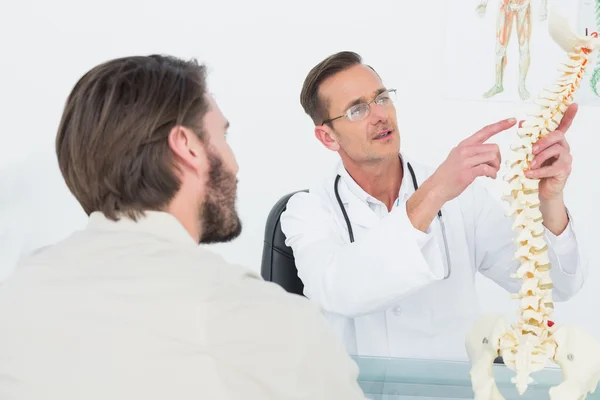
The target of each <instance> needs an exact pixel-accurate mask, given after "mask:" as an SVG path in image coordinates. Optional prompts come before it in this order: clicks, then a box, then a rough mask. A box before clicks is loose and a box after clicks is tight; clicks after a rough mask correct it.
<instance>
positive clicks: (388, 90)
mask: <svg viewBox="0 0 600 400" xmlns="http://www.w3.org/2000/svg"><path fill="white" fill-rule="evenodd" d="M397 91H398V90H397V89H395V88H392V89H385V90H384V91H383V92H381V93H379V94H378V95H377V96H376V97H375V98H374V99H373V100H371V101H369V102H367V103H358V104H355V105H353V106H351V107H349V108H348V109H347V110H346V112H345V113H344V114H342V115H340V116H337V117H334V118H329V119H326V120H325V121H323V123H322V124H321V125H325V124H328V123H330V122H333V121H335V120H337V119H340V118H344V117H346V118H348V120H350V121H360V120H362V119H364V118H365V117H367V116H368V115H369V113H370V112H371V103H373V102H376V101H377V100H378V99H379V98H380V96H381V95H382V94H385V93H388V94H389V93H394V97H395V96H397ZM388 97H390V101H392V103H393V102H394V101H393V100H392V99H391V96H388ZM364 105H366V106H367V113H366V114H365V116H364V117H362V118H360V119H356V120H353V119H350V110H352V109H353V108H354V107H358V106H364Z"/></svg>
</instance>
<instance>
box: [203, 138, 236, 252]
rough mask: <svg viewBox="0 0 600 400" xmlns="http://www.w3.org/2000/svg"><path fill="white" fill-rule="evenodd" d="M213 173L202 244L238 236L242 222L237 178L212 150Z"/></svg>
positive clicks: (209, 177) (206, 202)
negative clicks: (238, 211)
mask: <svg viewBox="0 0 600 400" xmlns="http://www.w3.org/2000/svg"><path fill="white" fill-rule="evenodd" d="M207 154H208V161H209V166H210V172H209V176H208V183H207V190H206V200H205V202H204V205H203V207H202V212H201V217H200V218H201V222H202V225H201V227H202V236H201V237H200V243H205V244H207V243H222V242H229V241H231V240H233V239H235V238H237V237H238V236H239V235H240V233H241V232H242V222H241V221H240V218H239V216H238V215H237V212H236V209H235V202H236V192H237V178H236V177H235V175H234V174H233V173H231V172H229V171H226V170H225V169H223V162H222V160H221V158H219V157H218V156H217V155H216V154H215V153H214V152H213V151H211V149H208V151H207Z"/></svg>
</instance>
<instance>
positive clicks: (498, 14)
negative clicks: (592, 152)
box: [444, 0, 600, 105]
mask: <svg viewBox="0 0 600 400" xmlns="http://www.w3.org/2000/svg"><path fill="white" fill-rule="evenodd" d="M551 7H557V9H558V10H559V11H560V13H561V14H563V15H564V16H565V17H567V18H568V19H569V21H570V23H571V26H572V28H573V30H575V31H576V32H577V33H578V34H580V35H586V34H592V33H593V32H597V31H599V30H600V28H599V27H598V24H599V23H600V14H599V13H600V0H554V1H553V0H465V1H460V2H458V1H457V2H452V3H450V5H449V7H448V12H447V13H446V15H447V21H446V38H445V39H446V42H445V54H444V63H445V68H444V71H445V74H446V75H445V80H444V95H445V97H446V98H448V99H458V100H481V101H498V102H531V101H532V100H533V99H535V97H536V96H537V95H538V94H539V92H540V91H541V89H542V88H543V87H544V86H547V85H549V84H551V83H552V82H553V81H554V79H556V77H558V75H559V74H560V73H559V71H558V67H559V65H560V63H561V62H563V61H565V58H566V56H567V55H566V54H565V53H564V51H563V50H562V49H560V48H559V47H558V45H556V43H554V41H553V40H552V38H551V37H550V35H549V34H548V22H547V17H548V13H549V11H550V8H551ZM597 59H598V55H597V54H595V55H593V57H592V60H591V61H592V65H590V67H589V68H588V70H587V74H586V77H585V80H584V81H583V83H582V88H581V89H580V90H579V91H578V94H577V98H576V101H577V102H578V103H579V104H583V105H600V71H599V72H597V73H595V70H596V66H597V65H598V66H600V63H598V62H597ZM596 81H597V82H598V85H597V86H598V87H597V89H596V86H594V85H595V82H596ZM583 86H585V87H583ZM595 91H597V92H598V93H599V94H596V92H595Z"/></svg>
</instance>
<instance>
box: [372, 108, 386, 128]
mask: <svg viewBox="0 0 600 400" xmlns="http://www.w3.org/2000/svg"><path fill="white" fill-rule="evenodd" d="M369 119H370V122H371V124H373V125H377V124H378V123H379V122H381V121H383V122H385V121H387V120H388V109H387V108H386V107H385V106H383V105H380V104H377V103H371V104H369Z"/></svg>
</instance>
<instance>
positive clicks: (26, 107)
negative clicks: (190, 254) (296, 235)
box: [0, 0, 600, 338]
mask: <svg viewBox="0 0 600 400" xmlns="http://www.w3.org/2000/svg"><path fill="white" fill-rule="evenodd" d="M477 3H478V0H473V1H470V2H467V1H466V0H461V1H460V2H459V1H447V2H446V1H443V0H429V1H413V2H407V1H398V0H374V1H372V2H367V1H365V0H361V1H356V0H327V1H325V0H319V1H316V0H310V1H294V2H292V1H289V2H285V1H275V0H253V1H241V0H240V1H211V2H209V1H180V0H171V1H169V2H159V1H144V2H142V1H134V0H119V1H116V0H104V1H102V2H94V3H91V2H90V3H88V4H85V3H82V2H80V1H73V0H55V1H52V2H46V1H41V0H37V1H27V2H25V1H23V2H9V3H8V14H4V15H5V18H3V22H2V23H1V24H0V37H2V38H3V56H2V58H1V60H0V88H1V90H0V110H2V127H3V129H2V132H1V135H2V143H3V146H1V148H0V152H1V153H0V160H1V163H0V167H1V168H2V169H1V171H0V188H1V189H2V192H1V194H0V199H1V201H2V203H0V204H1V205H2V208H1V214H0V215H1V216H2V220H1V221H0V228H1V230H0V239H2V245H3V246H4V247H2V248H0V250H1V251H2V253H0V261H1V262H2V263H3V264H0V269H3V270H4V274H5V275H6V273H7V271H8V270H9V269H10V267H11V265H12V263H14V260H15V257H16V255H17V254H18V253H20V252H27V251H29V250H30V249H31V248H34V247H37V246H40V245H44V244H47V243H51V242H53V241H55V240H58V239H60V238H61V237H63V236H64V235H66V234H68V232H70V231H71V230H73V229H77V228H79V227H81V226H82V225H83V224H85V216H84V215H83V214H82V212H81V210H80V209H79V207H78V205H77V204H76V203H75V202H74V201H73V199H72V198H71V197H70V195H69V193H68V192H67V191H66V188H65V186H64V185H63V184H62V182H61V179H60V175H59V173H58V169H57V168H56V165H55V161H54V159H53V140H54V135H55V132H56V128H57V124H58V121H59V119H60V115H61V112H62V106H63V104H64V100H65V98H66V96H67V94H68V93H69V91H70V90H71V88H72V86H73V85H74V83H75V82H76V80H77V79H79V77H80V76H81V75H82V74H83V73H84V72H85V71H87V70H88V69H89V68H91V67H92V66H94V65H95V64H97V63H100V62H102V61H105V60H107V59H109V58H113V57H118V56H125V55H132V54H149V53H170V54H173V55H177V56H180V57H184V58H187V57H196V58H198V59H199V60H200V61H205V62H207V63H208V65H209V67H210V70H211V72H210V77H209V79H210V86H211V89H212V91H213V92H214V93H215V95H216V96H217V99H218V102H219V104H220V105H221V107H222V109H223V111H224V112H225V114H226V116H227V117H228V118H229V119H230V121H231V123H232V128H231V131H230V142H231V144H232V146H233V148H234V151H236V154H237V157H238V161H239V163H240V166H241V171H240V174H239V179H240V186H239V210H240V213H241V217H242V218H243V222H244V232H243V234H242V236H241V237H240V238H239V239H237V240H236V241H234V242H233V243H229V244H223V245H219V246H216V247H215V248H216V249H217V250H218V251H220V252H222V253H223V254H224V255H225V256H226V257H227V258H228V259H230V260H231V261H234V262H238V263H242V264H245V265H247V266H248V267H250V268H252V269H254V270H256V271H258V270H259V268H260V259H261V253H262V243H263V233H264V222H265V218H266V216H267V214H268V212H269V211H270V208H271V206H272V205H273V204H274V203H275V202H276V201H277V199H279V198H280V197H281V196H282V195H284V194H285V193H288V192H290V191H294V190H298V189H302V188H306V187H307V186H308V185H309V184H310V183H311V182H313V181H314V180H315V179H319V178H320V177H321V176H322V173H324V172H325V171H327V170H328V168H329V167H330V166H331V164H332V163H333V162H335V161H336V160H337V155H336V154H334V153H330V152H328V150H326V149H325V148H323V147H322V146H321V145H320V144H319V143H318V142H317V140H316V139H315V138H314V136H313V134H312V126H311V122H310V120H309V118H308V117H307V116H305V115H304V114H303V111H302V109H301V107H300V103H299V92H300V88H301V85H302V81H303V79H304V77H305V74H306V73H307V72H308V70H309V69H310V68H311V67H312V66H313V65H314V64H316V63H317V62H319V61H320V60H321V59H322V58H324V57H325V56H327V55H329V54H331V53H334V52H337V51H340V50H354V51H357V52H359V53H360V54H362V55H363V56H364V58H365V60H366V62H368V63H370V64H371V65H373V66H374V67H375V68H376V69H377V71H378V72H379V74H380V75H381V76H382V77H384V80H385V82H386V84H388V85H389V86H394V87H397V88H398V89H399V93H400V98H399V101H398V104H397V110H398V120H399V126H400V130H401V137H402V147H403V150H404V151H407V152H409V153H411V154H412V155H413V156H415V157H418V158H420V159H422V160H423V161H425V162H428V163H431V164H438V163H439V162H441V161H442V160H443V159H444V157H445V155H446V154H447V153H448V151H449V150H450V149H451V147H452V146H454V145H455V144H457V143H458V142H459V141H460V140H462V139H463V138H465V137H466V136H468V135H471V134H472V133H473V132H474V131H476V130H478V129H479V128H481V127H482V126H483V125H486V124H489V123H492V122H494V121H496V120H499V119H502V118H506V117H509V116H517V117H521V118H522V117H523V116H524V114H523V112H524V111H525V110H526V107H525V106H524V104H520V103H519V102H515V101H510V99H509V100H506V99H504V100H503V99H502V98H498V99H495V100H491V101H486V102H483V101H481V100H480V99H476V98H472V99H470V98H469V97H466V98H465V96H467V95H468V96H470V94H469V93H471V92H473V91H472V90H470V89H469V90H467V89H468V88H470V87H471V86H469V85H477V86H476V87H477V90H475V91H476V92H477V93H479V92H481V93H482V92H483V91H484V90H487V88H488V87H489V86H490V85H491V84H492V82H493V24H494V23H495V15H496V14H495V11H496V10H495V9H496V5H497V3H496V2H495V1H494V0H491V1H490V5H489V7H488V15H487V16H486V17H485V18H484V19H483V20H477V21H478V22H473V23H472V25H468V24H464V27H465V29H466V31H465V29H463V31H464V34H462V35H458V36H456V37H457V38H458V37H459V38H461V39H460V40H461V41H462V42H457V40H459V39H452V36H451V35H450V34H449V33H448V32H454V33H453V35H456V32H457V31H456V29H455V28H456V27H457V26H459V27H460V26H463V24H462V23H461V22H458V21H457V20H456V19H455V17H454V16H455V15H457V7H460V10H464V14H463V16H464V18H466V19H468V18H474V9H475V6H476V5H477ZM534 5H535V6H537V2H536V1H535V0H534ZM6 7H7V6H6V5H5V6H4V7H3V8H4V9H5V10H6ZM458 15H459V16H460V15H461V14H460V13H458ZM448 16H450V17H451V18H447V17H448ZM448 19H450V21H448ZM457 23H458V25H456V24H457ZM486 24H487V25H486ZM535 24H537V25H536V26H535V28H539V29H538V30H537V31H535V32H536V33H534V35H537V37H543V32H544V31H543V28H545V25H543V24H538V22H537V20H536V21H535ZM452 27H454V28H452ZM452 29H454V30H452ZM484 42H487V44H486V45H485V46H487V47H486V48H482V47H481V46H480V43H484ZM448 46H454V47H451V48H450V47H448ZM449 48H450V49H451V50H450V51H447V50H448V49H449ZM537 50H538V51H536V49H532V52H534V53H533V55H535V56H536V57H537V58H535V60H534V61H533V62H532V67H531V72H530V75H531V76H534V77H536V76H539V75H540V74H542V75H544V76H545V75H548V74H550V75H549V76H553V74H552V71H556V67H557V65H556V64H555V60H559V59H561V56H562V53H560V51H558V52H557V51H556V48H553V47H552V46H550V47H548V48H546V49H545V50H548V51H550V52H551V55H550V56H549V57H548V59H549V60H552V61H551V62H545V61H543V59H541V58H540V57H541V56H540V52H539V48H538V49H537ZM553 51H554V53H552V52H553ZM447 52H448V53H453V54H461V55H462V57H464V58H463V59H461V60H459V63H460V64H458V65H459V66H460V68H462V69H464V70H465V71H467V74H462V75H460V76H459V75H456V74H455V75H451V76H449V74H448V72H447V71H450V69H449V64H452V63H449V62H448V60H447V59H446V57H445V56H444V55H445V54H446V53H447ZM517 54H518V52H517V48H516V41H515V40H514V38H513V40H512V43H511V48H510V49H509V64H508V67H507V71H506V77H507V78H506V79H507V82H508V83H507V84H506V90H507V95H506V96H505V97H510V96H512V97H513V98H514V87H513V86H512V85H511V84H510V83H512V82H515V77H516V74H517ZM454 64H456V63H454ZM548 71H551V72H548ZM462 76H465V77H466V78H465V79H467V78H468V79H470V81H464V82H462V81H458V82H457V79H459V78H460V77H462ZM448 79H450V80H454V83H458V85H454V86H455V87H456V86H458V89H457V90H455V91H454V92H453V93H449V91H448V88H449V86H448V85H446V83H447V82H448ZM532 79H534V81H535V78H532ZM545 83H550V82H545ZM463 85H464V88H465V89H464V93H465V95H464V96H463V91H462V90H461V89H460V88H461V86H463ZM534 86H535V85H534ZM535 89H536V88H535V87H532V88H531V90H532V95H535V94H536V90H535ZM461 96H462V99H461ZM599 126H600V113H599V109H598V108H597V107H589V106H588V107H581V108H580V112H579V115H578V117H577V119H576V121H575V123H574V124H573V126H572V128H571V131H570V132H569V136H568V137H569V141H570V144H571V146H572V153H573V154H574V158H575V161H574V170H573V174H572V176H571V178H570V182H569V185H568V188H567V194H566V197H567V202H568V205H569V207H570V209H571V211H572V213H573V214H574V215H575V217H576V218H577V221H578V225H577V233H578V236H579V239H580V240H581V241H582V242H584V244H585V245H586V246H587V247H588V248H589V249H590V253H589V255H590V258H591V260H590V261H591V262H590V275H589V279H588V283H587V284H586V287H585V289H584V290H583V291H582V292H581V293H580V294H579V295H578V296H577V297H576V298H575V299H574V300H572V301H571V302H569V303H567V304H559V305H557V309H558V311H557V314H558V315H557V317H556V319H557V320H558V321H560V322H573V323H577V324H581V325H583V326H584V327H586V328H587V329H588V330H589V331H590V332H592V333H593V334H594V335H596V337H598V338H600V322H598V321H597V320H595V319H594V318H593V317H590V313H592V312H593V311H595V307H593V304H595V305H597V304H599V301H598V296H599V295H594V294H593V292H594V290H600V274H599V273H598V268H599V266H598V265H597V264H598V263H597V262H596V261H595V259H594V253H592V252H591V250H593V247H592V246H593V245H594V242H595V241H596V240H597V239H598V234H597V232H596V229H597V228H596V226H597V225H598V224H599V223H600V217H599V216H598V213H597V209H596V208H594V205H595V204H597V200H598V194H599V190H600V189H599V186H600V185H599V184H598V183H597V180H596V177H595V175H597V174H598V172H600V171H599V167H598V164H597V146H598V144H599V141H598V133H599V132H598V130H599V129H598V127H599ZM515 134H516V133H515V132H514V131H511V132H506V133H505V134H502V135H500V136H498V137H497V138H496V141H497V142H498V143H500V144H501V145H502V146H503V149H506V148H507V146H508V144H509V143H510V142H511V140H513V139H514V137H515ZM495 184H497V185H500V184H501V182H499V181H498V182H495ZM7 187H9V188H16V189H6V188H7ZM493 188H494V190H497V189H498V188H499V186H495V187H493ZM25 193H29V194H30V195H31V196H32V197H29V198H26V197H25ZM12 210H16V211H18V212H19V213H20V214H18V215H19V218H18V219H17V218H14V217H13V218H12V219H10V218H8V217H6V216H5V215H6V212H7V211H12ZM7 221H8V222H7ZM22 221H25V222H22ZM585 224H588V225H587V226H586V225H585ZM37 227H42V229H43V230H42V233H41V234H35V233H34V232H33V229H35V228H37ZM19 235H21V236H22V240H21V239H20V236H19ZM6 237H8V238H9V239H10V240H11V242H9V241H7V240H6V239H5V238H6ZM7 243H10V244H7ZM2 274H3V273H2V272H1V271H0V279H2ZM478 284H479V288H480V289H481V293H482V296H481V300H482V303H483V304H484V307H486V308H487V309H489V310H496V309H499V310H502V311H504V312H506V313H509V314H510V315H514V313H515V310H516V305H515V304H514V303H512V302H510V301H508V300H507V299H508V296H507V295H506V294H505V293H504V292H502V291H501V290H500V289H498V288H497V287H496V286H495V285H494V284H492V283H490V282H488V281H484V280H481V281H480V282H479V283H478ZM594 314H595V313H594ZM594 314H591V315H594Z"/></svg>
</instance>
